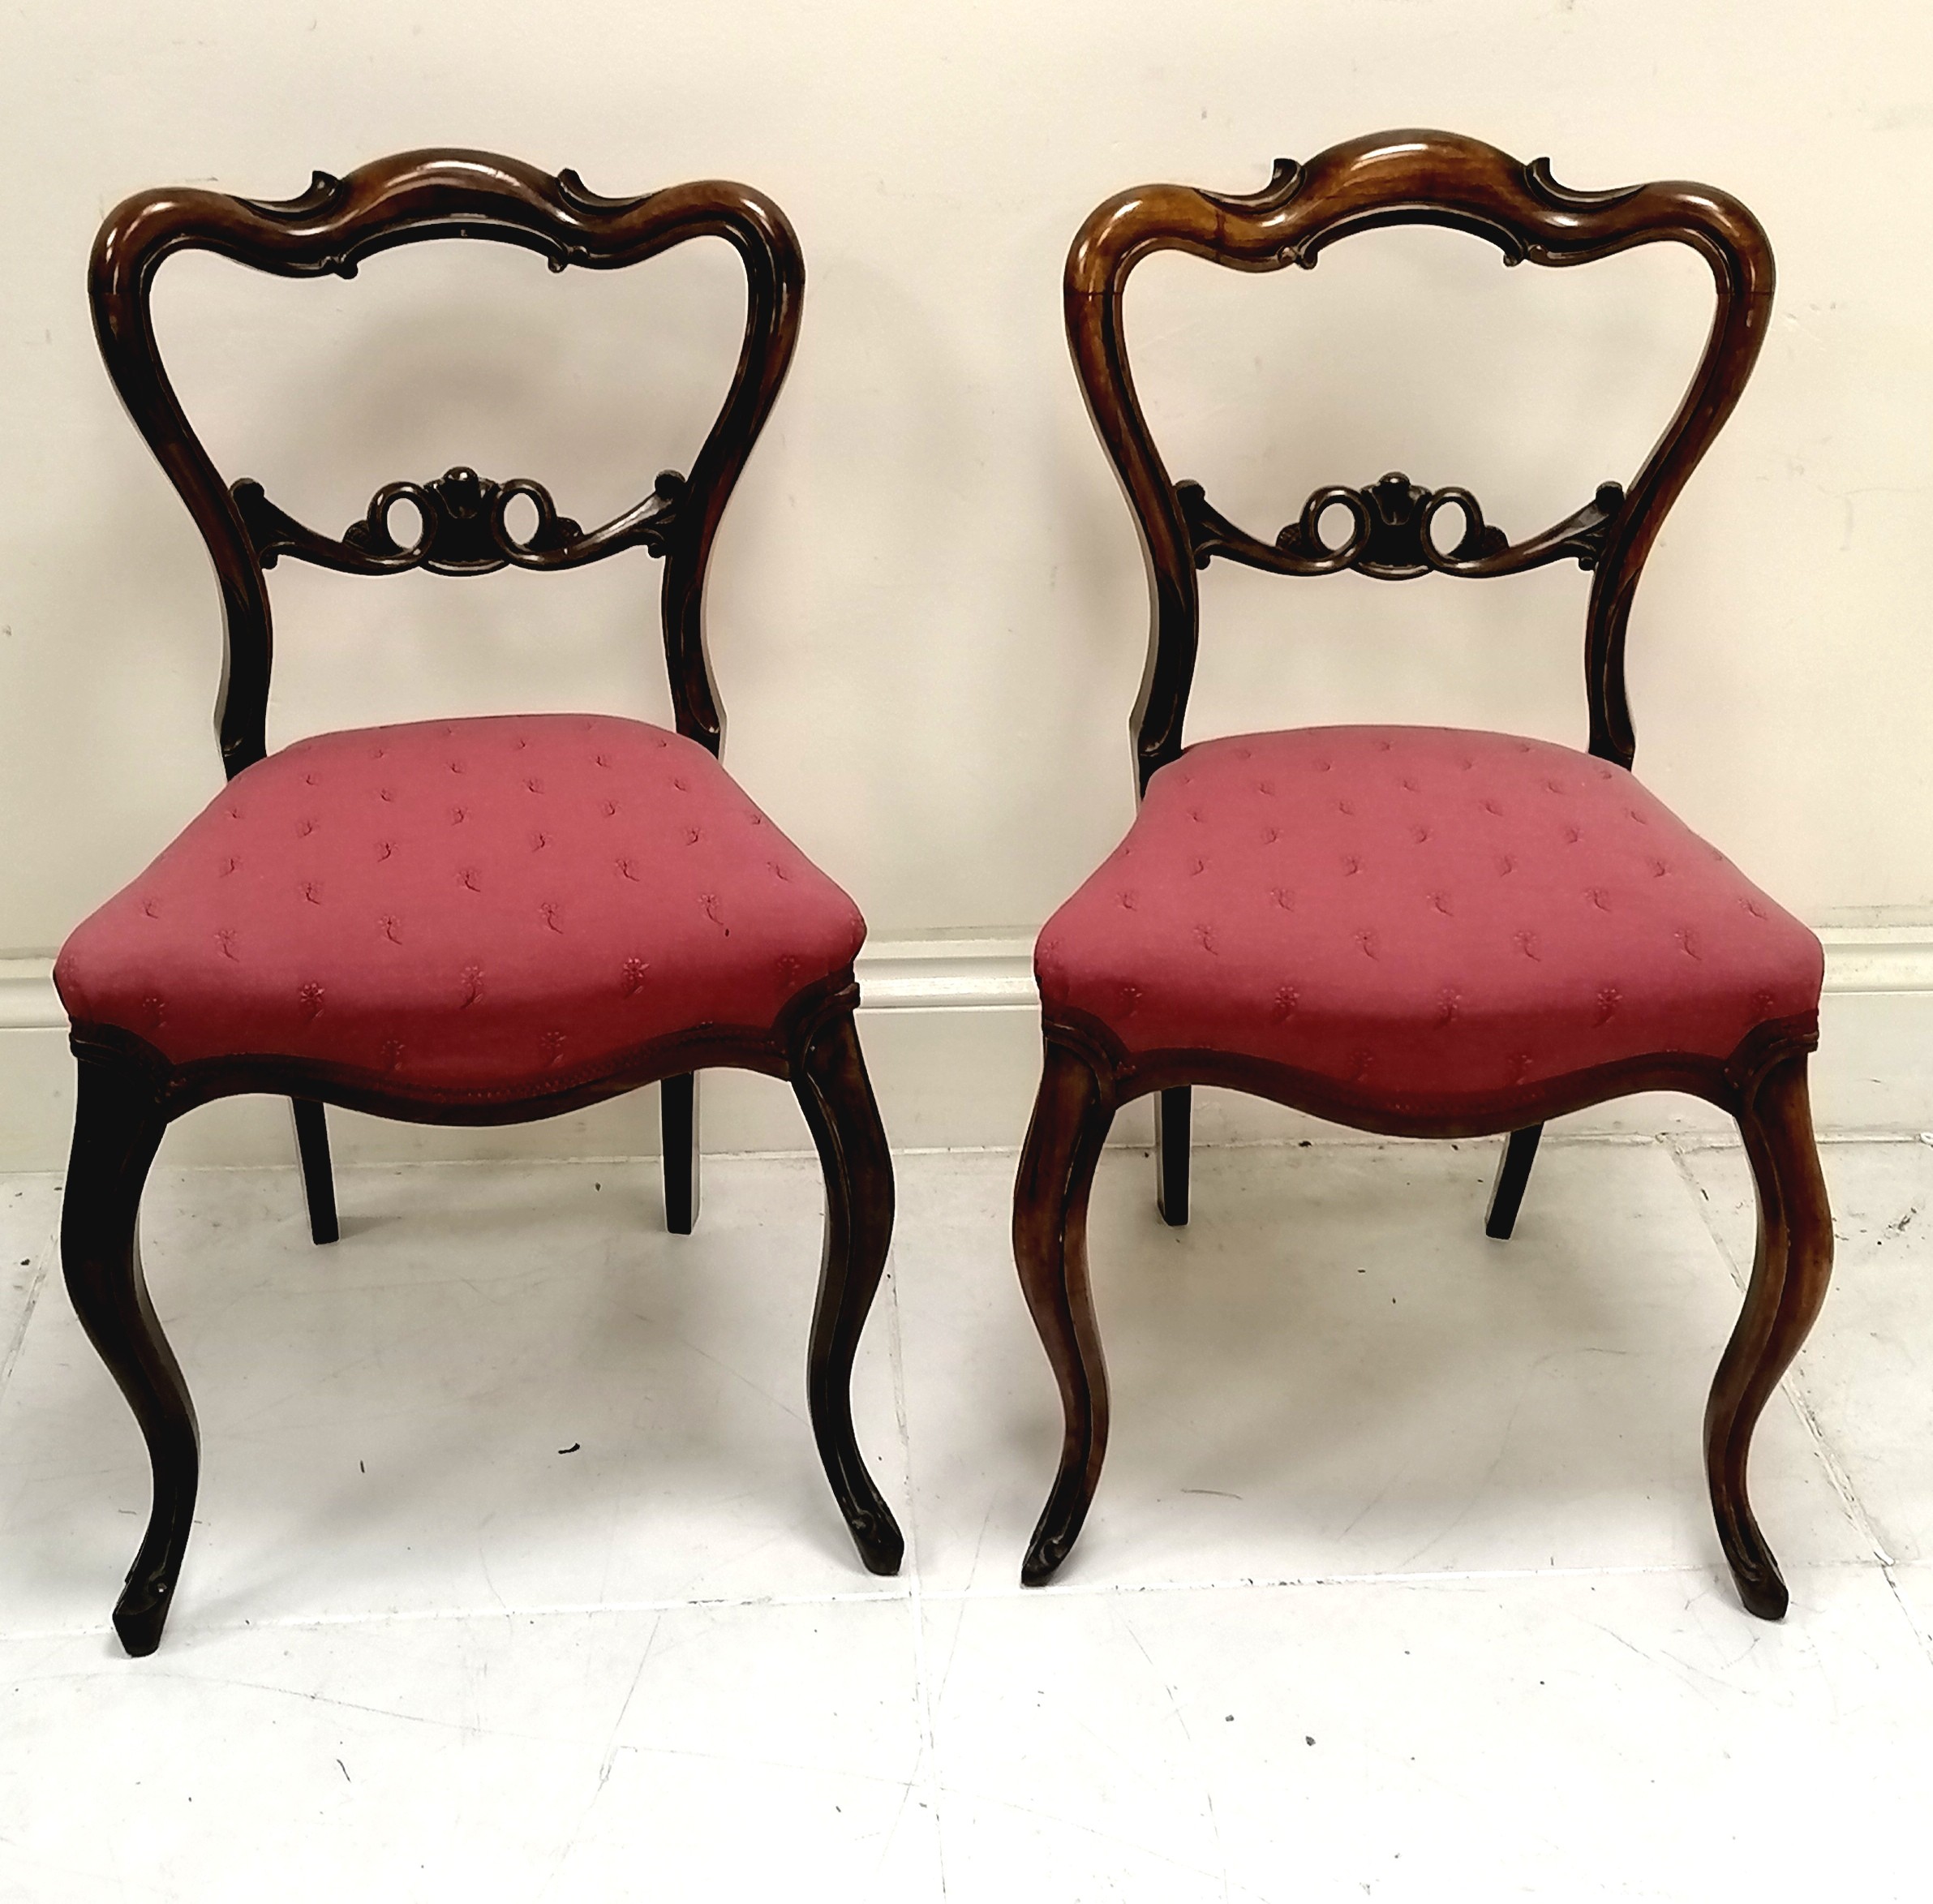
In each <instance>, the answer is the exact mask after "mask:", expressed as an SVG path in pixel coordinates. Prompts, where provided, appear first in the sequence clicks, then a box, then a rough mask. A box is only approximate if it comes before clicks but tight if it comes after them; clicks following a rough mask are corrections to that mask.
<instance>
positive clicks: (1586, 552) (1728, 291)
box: [1066, 131, 1772, 788]
mask: <svg viewBox="0 0 1933 1904" xmlns="http://www.w3.org/2000/svg"><path fill="white" fill-rule="evenodd" d="M1386 225H1441V226H1449V227H1450V228H1451V229H1453V230H1458V231H1467V232H1469V233H1471V234H1472V235H1473V236H1476V237H1478V238H1482V239H1488V240H1489V242H1490V243H1493V244H1494V245H1496V246H1497V248H1498V249H1499V250H1500V251H1502V253H1503V259H1504V262H1505V263H1506V264H1521V263H1523V260H1525V259H1529V260H1531V262H1532V263H1534V264H1587V263H1589V262H1590V261H1591V260H1593V259H1596V258H1604V257H1609V256H1611V255H1612V254H1613V252H1617V251H1627V250H1629V249H1630V247H1633V246H1634V245H1643V244H1653V243H1658V242H1659V241H1660V240H1669V241H1671V242H1672V243H1677V244H1684V245H1689V246H1690V247H1691V248H1692V249H1693V250H1694V251H1697V252H1698V253H1699V255H1700V256H1703V258H1704V259H1705V260H1706V262H1707V264H1710V266H1711V267H1712V277H1713V279H1714V281H1715V282H1716V289H1717V308H1716V313H1715V315H1714V316H1713V319H1712V331H1711V335H1710V337H1708V338H1707V342H1706V344H1705V348H1704V353H1703V355H1702V356H1701V357H1700V359H1699V364H1698V368H1697V370H1696V372H1695V373H1694V374H1693V376H1692V379H1691V384H1690V388H1689V389H1687V390H1686V393H1685V396H1684V398H1683V400H1682V402H1680V404H1679V405H1678V407H1677V413H1676V414H1675V415H1673V417H1672V419H1671V420H1670V422H1669V423H1668V424H1667V425H1666V426H1665V433H1664V435H1663V436H1660V438H1659V439H1658V442H1657V445H1656V447H1655V448H1654V449H1652V453H1651V454H1650V456H1649V457H1648V458H1647V459H1646V461H1645V463H1644V466H1643V468H1642V469H1641V470H1640V471H1639V473H1638V475H1637V477H1636V479H1635V480H1634V482H1633V483H1632V484H1631V485H1630V488H1629V489H1628V490H1626V489H1625V488H1622V487H1621V486H1620V485H1619V484H1615V483H1606V484H1602V485H1601V486H1600V488H1599V489H1598V491H1597V493H1596V496H1594V497H1593V499H1592V501H1590V502H1589V503H1587V504H1586V505H1585V506H1584V507H1583V508H1582V509H1579V510H1578V511H1577V512H1576V514H1574V515H1571V516H1569V517H1566V518H1565V519H1564V520H1563V521H1562V522H1558V523H1557V524H1556V525H1555V526H1553V527H1551V528H1549V529H1547V530H1545V531H1544V532H1543V533H1542V534H1541V535H1533V536H1531V537H1529V538H1528V539H1526V540H1524V541H1522V542H1515V543H1513V542H1511V541H1510V540H1509V539H1507V538H1506V536H1505V535H1504V534H1503V532H1502V531H1501V530H1498V529H1496V528H1494V527H1490V526H1489V525H1488V524H1486V523H1485V522H1484V518H1483V515H1482V512H1481V511H1480V509H1479V508H1478V507H1477V505H1476V501H1475V500H1474V499H1473V498H1472V497H1471V496H1470V495H1469V494H1468V493H1467V492H1466V491H1463V490H1460V489H1441V490H1436V491H1431V490H1428V489H1426V488H1421V487H1420V486H1418V485H1416V484H1412V483H1411V481H1410V480H1409V479H1408V478H1407V476H1404V475H1401V474H1392V475H1387V476H1385V477H1383V478H1382V479H1381V481H1380V482H1377V483H1374V484H1369V485H1368V486H1367V487H1365V488H1362V489H1354V488H1344V487H1334V488H1325V489H1320V490H1317V492H1316V493H1315V494H1314V495H1313V496H1311V497H1310V498H1309V501H1308V504H1307V505H1305V506H1304V509H1303V511H1302V514H1301V516H1300V517H1299V519H1298V520H1297V521H1296V522H1292V523H1291V524H1290V525H1289V526H1288V527H1287V528H1285V529H1284V530H1282V532H1281V533H1280V534H1279V535H1278V536H1277V537H1276V538H1275V539H1274V542H1272V543H1269V542H1263V541H1261V540H1259V539H1257V538H1256V537H1254V536H1252V535H1248V534H1246V533H1244V531H1242V530H1240V529H1239V528H1237V527H1235V524H1234V523H1232V522H1229V521H1228V520H1227V519H1226V518H1225V517H1223V516H1222V515H1221V514H1219V513H1218V512H1217V511H1216V510H1215V509H1213V507H1212V506H1211V505H1209V501H1208V499H1207V497H1206V496H1205V494H1204V493H1203V492H1202V489H1201V485H1200V484H1196V483H1187V482H1183V483H1175V482H1173V481H1171V479H1169V476H1168V473H1167V471H1166V469H1165V468H1164V467H1163V466H1162V460H1161V456H1160V453H1159V452H1158V450H1157V449H1156V448H1155V446H1154V441H1153V437H1152V436H1150V435H1149V430H1148V425H1147V420H1146V419H1145V417H1144V416H1143V415H1142V412H1141V406H1140V400H1139V399H1138V398H1137V397H1136V394H1135V388H1134V378H1133V375H1132V371H1131V370H1130V368H1129V365H1128V346H1127V339H1126V335H1125V333H1124V330H1123V322H1122V293H1123V290H1124V289H1125V288H1126V286H1127V282H1128V275H1129V273H1131V272H1132V270H1133V269H1134V268H1135V266H1136V264H1139V263H1140V261H1141V260H1142V259H1144V258H1145V257H1147V256H1149V254H1150V253H1152V252H1154V251H1187V252H1189V253H1191V254H1192V255H1193V256H1196V257H1200V258H1207V259H1210V260H1213V262H1214V263H1216V264H1226V265H1229V266H1231V267H1232V268H1234V269H1235V270H1238V271H1279V270H1280V269H1282V267H1283V266H1284V265H1285V264H1299V265H1301V266H1302V267H1303V268H1304V269H1312V268H1313V267H1314V265H1315V263H1316V260H1317V257H1318V256H1320V254H1321V251H1322V249H1323V247H1325V246H1326V245H1328V244H1329V243H1333V242H1334V240H1335V239H1338V238H1345V237H1347V236H1349V235H1350V234H1352V233H1355V232H1359V231H1368V230H1374V229H1376V228H1377V226H1386ZM1066 304H1067V340H1068V343H1069V345H1070V346H1071V347H1072V350H1073V354H1074V366H1075V368H1076V372H1078V373H1079V375H1080V384H1081V389H1082V390H1083V392H1084V393H1085V396H1086V398H1087V403H1088V410H1089V414H1090V415H1092V416H1093V420H1094V427H1095V428H1096V429H1097V430H1098V432H1099V433H1100V436H1101V440H1102V443H1103V444H1105V445H1106V449H1107V453H1108V454H1109V456H1110V458H1112V459H1113V462H1114V466H1115V471H1116V473H1117V474H1118V475H1119V477H1120V479H1121V482H1122V485H1123V488H1125V489H1126V491H1127V493H1128V501H1129V503H1130V505H1132V508H1133V510H1134V514H1135V518H1136V522H1137V523H1138V525H1139V527H1140V535H1141V541H1142V544H1143V547H1144V548H1145V552H1146V554H1147V558H1148V568H1149V582H1150V587H1151V589H1152V591H1153V625H1152V627H1151V630H1150V631H1149V647H1148V664H1147V668H1146V671H1145V673H1144V674H1143V676H1142V677H1141V690H1140V699H1139V701H1138V702H1137V703H1136V707H1135V712H1134V746H1135V755H1136V770H1137V773H1138V776H1139V777H1138V784H1140V786H1141V787H1143V788H1145V786H1146V785H1147V783H1148V778H1149V775H1151V774H1152V773H1153V771H1155V769H1156V768H1158V767H1162V766H1164V765H1165V764H1166V763H1167V762H1169V761H1171V760H1172V759H1175V756H1176V755H1177V754H1179V753H1180V751H1181V746H1182V739H1181V736H1182V724H1183V719H1184V717H1185V716H1186V714H1187V711H1188V687H1189V684H1190V682H1191V681H1192V678H1193V675H1194V668H1195V651H1196V640H1197V637H1198V628H1199V603H1198V597H1197V590H1196V581H1195V571H1196V569H1200V568H1205V567H1206V566H1207V565H1208V564H1209V561H1211V560H1213V558H1214V557H1217V556H1222V557H1226V558H1227V559H1229V560H1230V561H1237V562H1242V563H1245V564H1247V565H1249V566H1251V567H1254V568H1258V569H1269V570H1272V571H1274V572H1275V573H1277V574H1288V575H1326V574H1334V573H1336V572H1337V571H1338V570H1340V569H1355V570H1356V571H1358V572H1359V573H1360V574H1366V575H1372V576H1377V577H1380V578H1383V579H1385V580H1391V581H1399V580H1403V579H1406V578H1409V577H1411V576H1416V575H1425V574H1432V573H1437V574H1449V575H1463V576H1491V575H1510V574H1518V573H1519V572H1521V571H1522V570H1523V569H1532V568H1536V567H1540V566H1541V565H1543V564H1544V563H1546V562H1554V561H1559V560H1561V559H1562V558H1564V557H1574V558H1575V560H1576V561H1577V562H1578V564H1579V566H1580V567H1581V568H1584V569H1594V570H1595V571H1596V573H1595V574H1594V576H1593V578H1592V587H1591V600H1590V606H1589V608H1588V610H1587V619H1586V625H1585V637H1584V681H1585V690H1586V693H1587V697H1588V698H1589V702H1590V711H1591V741H1590V745H1591V751H1592V753H1593V754H1600V755H1601V756H1602V757H1603V758H1604V759H1607V760H1615V761H1617V762H1618V763H1620V764H1621V765H1622V766H1626V767H1629V766H1630V763H1631V759H1632V754H1633V752H1634V748H1635V745H1636V743H1635V739H1634V735H1633V733H1632V731H1631V720H1630V709H1629V707H1627V705H1626V699H1625V687H1624V643H1625V628H1626V622H1627V621H1628V620H1629V617H1630V608H1631V598H1632V595H1634V592H1635V591H1636V589H1637V587H1638V578H1639V574H1640V572H1641V571H1642V570H1643V566H1644V559H1645V557H1646V556H1647V555H1648V554H1649V553H1650V551H1651V546H1652V542H1653V541H1654V540H1655V539H1656V536H1657V533H1658V530H1659V527H1660V525H1661V523H1662V522H1663V521H1664V519H1665V512H1666V511H1667V510H1668V509H1669V508H1670V507H1671V505H1672V504H1673V501H1675V500H1676V499H1677V494H1678V492H1679V491H1680V490H1681V489H1682V488H1684V486H1685V483H1686V479H1687V478H1688V477H1689V476H1690V474H1691V472H1692V471H1693V470H1694V469H1695V467H1696V466H1697V464H1698V461H1699V458H1700V457H1701V456H1703V454H1704V453H1705V450H1706V449H1707V446H1708V445H1710V443H1711V441H1712V438H1713V437H1714V436H1716V435H1717V433H1718V432H1719V429H1720V427H1721V426H1722V425H1723V424H1724V423H1725V419H1726V418H1727V417H1728V416H1729V415H1731V412H1732V408H1733V405H1734V404H1735V403H1736V402H1738V395H1739V393H1740V391H1741V390H1742V389H1743V388H1744V386H1745V381H1746V378H1747V377H1748V376H1750V374H1751V367H1752V364H1753V362H1754V360H1755V359H1756V358H1757V356H1758V355H1759V346H1760V344H1761V343H1763V341H1764V337H1765V327H1766V324H1767V321H1768V318H1769V316H1770V313H1771V308H1772V249H1771V247H1770V246H1769V245H1768V243H1767V242H1766V238H1765V234H1764V233H1763V231H1762V230H1760V229H1759V224H1758V221H1756V220H1755V218H1754V217H1752V215H1751V213H1750V212H1748V211H1747V210H1746V208H1745V207H1744V206H1743V205H1742V204H1739V203H1738V200H1736V199H1733V198H1730V197H1728V196H1726V195H1725V193H1723V192H1720V191H1713V190H1712V189H1711V188H1710V187H1707V186H1703V185H1690V184H1685V183H1665V184H1654V185H1636V186H1631V187H1626V189H1624V190H1622V191H1597V192H1580V191H1566V189H1565V188H1564V187H1561V186H1560V185H1558V184H1557V183H1556V182H1555V180H1553V178H1552V177H1551V175H1550V163H1549V160H1547V159H1537V160H1535V161H1532V162H1531V164H1529V165H1523V164H1520V163H1519V162H1518V161H1517V160H1515V159H1513V158H1511V157H1509V156H1508V155H1507V154H1506V153H1501V152H1499V151H1497V149H1496V148H1494V147H1493V146H1488V145H1484V144H1481V143H1480V141H1478V140H1474V139H1465V138H1461V137H1459V136H1458V135H1455V134H1454V133H1448V132H1427V131H1403V132H1384V133H1377V134H1375V135H1372V136H1371V137H1368V138H1366V139H1359V140H1352V141H1351V142H1350V143H1349V144H1344V145H1338V146H1332V147H1331V148H1329V150H1328V151H1327V152H1325V153H1320V154H1319V155H1318V156H1317V157H1315V158H1313V159H1312V160H1311V161H1309V162H1308V165H1295V164H1294V163H1293V162H1292V161H1289V160H1287V159H1279V160H1278V161H1276V165H1275V175H1274V178H1271V179H1270V181H1269V184H1268V186H1267V187H1266V188H1265V190H1263V191H1259V192H1256V193H1254V194H1252V195H1251V196H1245V197H1240V196H1227V195H1224V194H1222V193H1219V192H1209V191H1196V190H1194V189H1192V187H1187V186H1180V185H1149V186H1142V187H1138V188H1136V190H1134V191H1125V192H1123V193H1121V194H1120V195H1119V196H1118V197H1115V198H1111V199H1110V200H1108V201H1107V202H1106V204H1103V205H1102V206H1101V207H1100V208H1098V210H1096V211H1095V213H1093V216H1092V217H1090V218H1089V220H1088V221H1087V222H1086V223H1085V225H1084V226H1082V227H1081V228H1080V234H1079V235H1078V236H1076V239H1075V240H1074V245H1073V249H1072V251H1070V252H1069V253H1068V255H1067V277H1066ZM1452 505H1454V507H1455V508H1456V509H1457V511H1458V514H1459V515H1460V517H1461V518H1462V522H1463V532H1462V534H1461V535H1459V536H1458V539H1457V541H1456V542H1455V544H1454V545H1453V546H1452V547H1450V548H1447V549H1445V548H1442V547H1441V546H1440V544H1438V542H1437V539H1436V538H1435V535H1434V534H1433V529H1434V527H1435V524H1436V522H1437V518H1438V516H1439V515H1440V514H1442V513H1443V512H1444V511H1445V509H1449V508H1450V507H1451V506H1452ZM1338 506H1339V507H1340V508H1342V509H1344V510H1345V511H1347V515H1348V518H1349V520H1350V528H1349V532H1348V534H1347V535H1346V536H1345V537H1344V538H1343V539H1342V540H1341V541H1340V542H1338V543H1335V544H1325V542H1324V541H1323V539H1322V537H1321V532H1320V531H1319V528H1318V522H1319V520H1320V518H1321V517H1322V516H1323V515H1324V514H1325V512H1326V511H1328V510H1329V509H1332V508H1335V507H1338Z"/></svg>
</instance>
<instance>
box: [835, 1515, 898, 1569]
mask: <svg viewBox="0 0 1933 1904" xmlns="http://www.w3.org/2000/svg"><path fill="white" fill-rule="evenodd" d="M873 1499H874V1505H873V1506H870V1507H866V1506H859V1505H858V1504H857V1503H855V1502H848V1501H841V1502H840V1504H839V1506H840V1512H841V1513H842V1514H844V1515H845V1517H846V1525H847V1526H848V1528H851V1529H852V1533H853V1545H855V1546H856V1547H857V1548H858V1549H859V1558H861V1560H862V1561H864V1562H865V1563H866V1571H867V1572H868V1573H870V1574H884V1575H887V1576H888V1577H889V1578H890V1577H891V1575H894V1574H896V1573H897V1572H898V1571H900V1562H901V1561H902V1560H904V1558H906V1537H905V1536H904V1534H902V1533H901V1532H900V1524H899V1523H898V1522H897V1521H896V1520H895V1519H893V1517H892V1513H891V1510H890V1509H889V1508H888V1507H887V1505H886V1503H885V1502H883V1500H881V1499H880V1498H878V1495H877V1494H874V1497H873Z"/></svg>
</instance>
